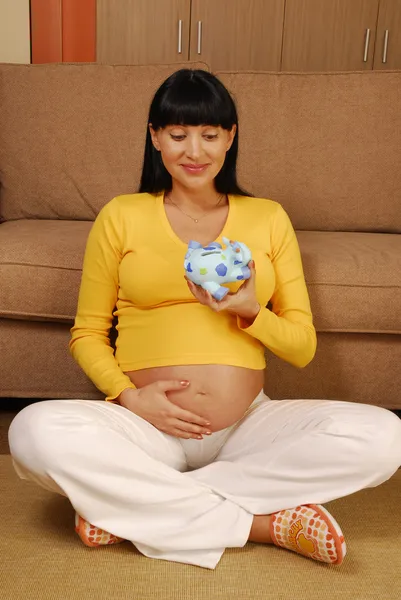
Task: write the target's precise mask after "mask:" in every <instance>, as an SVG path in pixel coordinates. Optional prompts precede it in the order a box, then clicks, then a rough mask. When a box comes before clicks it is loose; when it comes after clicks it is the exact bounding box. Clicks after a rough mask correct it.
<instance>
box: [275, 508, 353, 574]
mask: <svg viewBox="0 0 401 600" xmlns="http://www.w3.org/2000/svg"><path fill="white" fill-rule="evenodd" d="M270 535H271V537H272V540H273V543H274V544H275V545H276V546H280V547H281V548H287V550H293V551H294V552H297V553H298V554H302V555H303V556H308V557H309V558H314V559H315V560H319V561H321V562H325V563H331V564H332V565H341V563H342V562H343V560H344V556H345V554H346V544H345V541H344V536H343V533H342V531H341V529H340V526H339V524H338V523H337V521H336V520H335V519H334V518H333V517H332V516H331V514H330V513H329V512H328V511H327V510H326V509H325V508H323V506H321V505H320V504H307V505H305V506H297V507H296V508H291V509H287V510H282V511H280V512H278V513H275V514H274V515H272V518H271V522H270Z"/></svg>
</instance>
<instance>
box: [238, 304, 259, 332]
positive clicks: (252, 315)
mask: <svg viewBox="0 0 401 600" xmlns="http://www.w3.org/2000/svg"><path fill="white" fill-rule="evenodd" d="M260 309H261V306H260V304H259V302H257V303H256V304H255V305H254V306H252V307H250V308H247V309H244V310H242V311H240V312H238V313H237V315H238V317H239V318H240V319H241V320H242V321H246V323H247V325H248V327H249V326H250V325H252V323H253V322H254V321H255V319H256V317H257V316H258V314H259V313H260Z"/></svg>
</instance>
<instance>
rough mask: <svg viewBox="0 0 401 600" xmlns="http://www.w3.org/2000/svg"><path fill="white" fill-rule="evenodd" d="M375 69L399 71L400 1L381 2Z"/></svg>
mask: <svg viewBox="0 0 401 600" xmlns="http://www.w3.org/2000/svg"><path fill="white" fill-rule="evenodd" d="M374 68H375V69H385V70H388V69H401V0H381V1H380V12H379V21H378V24H377V41H376V49H375V60H374Z"/></svg>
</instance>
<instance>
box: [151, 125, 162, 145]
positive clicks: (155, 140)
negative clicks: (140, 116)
mask: <svg viewBox="0 0 401 600" xmlns="http://www.w3.org/2000/svg"><path fill="white" fill-rule="evenodd" d="M149 131H150V137H151V138H152V144H153V145H154V147H155V148H156V150H158V151H159V152H160V144H159V140H158V136H157V132H156V131H155V130H154V129H153V127H152V123H149Z"/></svg>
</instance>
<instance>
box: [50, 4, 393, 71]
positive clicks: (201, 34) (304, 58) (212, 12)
mask: <svg viewBox="0 0 401 600" xmlns="http://www.w3.org/2000/svg"><path fill="white" fill-rule="evenodd" d="M42 1H43V0H42ZM96 18H97V61H98V62H100V63H112V64H113V63H125V64H130V63H131V64H157V63H174V62H177V63H178V62H185V61H188V60H191V61H204V62H206V63H207V64H208V65H209V66H210V67H211V69H212V71H223V70H242V71H245V70H256V71H258V70H265V71H280V70H281V71H287V72H288V71H315V72H322V71H350V70H353V71H354V70H355V71H362V70H372V69H401V0H97V17H96Z"/></svg>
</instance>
